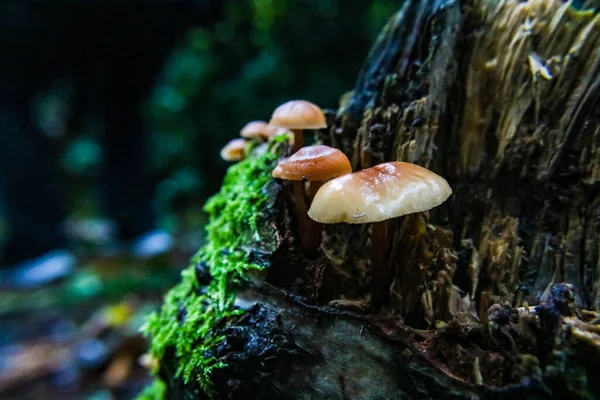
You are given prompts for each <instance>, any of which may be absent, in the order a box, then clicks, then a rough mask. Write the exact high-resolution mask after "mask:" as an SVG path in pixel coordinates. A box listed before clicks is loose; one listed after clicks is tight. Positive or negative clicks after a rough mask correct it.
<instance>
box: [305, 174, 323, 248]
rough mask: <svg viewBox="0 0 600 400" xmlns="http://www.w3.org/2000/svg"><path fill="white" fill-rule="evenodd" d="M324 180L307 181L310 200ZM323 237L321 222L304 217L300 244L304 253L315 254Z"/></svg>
mask: <svg viewBox="0 0 600 400" xmlns="http://www.w3.org/2000/svg"><path fill="white" fill-rule="evenodd" d="M323 183H324V181H309V182H308V194H309V197H310V200H311V201H312V199H313V198H314V197H315V194H316V193H317V191H318V190H319V188H320V187H321V186H323ZM322 239H323V224H321V223H319V222H317V221H314V220H313V219H312V218H307V219H306V235H305V236H304V242H303V245H302V249H303V250H304V253H305V254H306V255H309V256H315V255H316V254H317V252H318V250H319V246H320V245H321V240H322Z"/></svg>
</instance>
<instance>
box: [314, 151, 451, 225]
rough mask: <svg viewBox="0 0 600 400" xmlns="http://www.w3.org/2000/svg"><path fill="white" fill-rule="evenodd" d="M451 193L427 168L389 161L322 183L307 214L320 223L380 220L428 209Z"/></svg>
mask: <svg viewBox="0 0 600 400" xmlns="http://www.w3.org/2000/svg"><path fill="white" fill-rule="evenodd" d="M451 194H452V189H451V188H450V186H449V185H448V182H446V180H445V179H444V178H442V177H441V176H439V175H437V174H435V173H433V172H431V171H429V170H428V169H426V168H423V167H419V166H418V165H415V164H410V163H406V162H389V163H383V164H379V165H376V166H374V167H372V168H367V169H363V170H362V171H358V172H355V173H353V174H349V175H344V176H340V177H339V178H335V179H332V180H330V181H329V182H327V183H325V184H324V185H323V186H322V187H321V188H320V189H319V191H318V192H317V194H316V195H315V198H314V199H313V202H312V204H311V206H310V210H309V211H308V216H309V217H310V218H312V219H313V220H315V221H317V222H320V223H323V224H335V223H339V222H346V223H349V224H363V223H369V222H379V221H384V220H386V219H390V218H396V217H400V216H402V215H406V214H411V213H415V212H420V211H426V210H429V209H431V208H433V207H436V206H439V205H440V204H442V203H443V202H444V201H446V199H447V198H448V197H450V195H451Z"/></svg>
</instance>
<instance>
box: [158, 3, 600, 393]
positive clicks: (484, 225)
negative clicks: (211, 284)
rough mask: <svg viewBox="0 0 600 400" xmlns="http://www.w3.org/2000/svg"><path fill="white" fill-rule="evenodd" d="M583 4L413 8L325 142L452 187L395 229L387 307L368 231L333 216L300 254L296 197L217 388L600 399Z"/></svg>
mask: <svg viewBox="0 0 600 400" xmlns="http://www.w3.org/2000/svg"><path fill="white" fill-rule="evenodd" d="M596 5H597V4H595V3H594V2H584V4H579V6H582V7H583V8H585V7H590V6H596ZM574 6H575V4H573V2H566V3H563V2H561V1H559V0H530V1H525V2H522V1H517V0H499V1H494V0H471V1H462V2H461V1H458V0H445V1H442V0H406V1H404V2H403V5H402V8H401V10H400V11H399V12H398V13H397V14H396V15H395V16H393V17H392V18H391V19H390V21H389V23H388V24H387V26H386V27H385V28H384V30H383V32H382V33H381V35H380V37H379V38H378V39H377V41H376V43H375V44H374V46H373V48H372V50H371V52H370V54H369V56H368V58H367V60H366V62H365V64H364V67H363V69H362V70H361V72H360V74H359V78H358V80H357V84H356V87H355V88H354V91H353V92H352V93H351V94H350V95H349V96H345V98H344V101H343V104H341V105H340V108H339V109H338V110H337V111H336V112H335V113H333V112H332V113H330V114H329V122H330V127H329V129H327V130H324V131H321V132H320V133H319V138H320V140H321V141H322V142H323V143H325V144H328V145H331V146H335V147H337V148H340V149H341V150H343V151H344V152H345V153H346V154H347V155H348V156H349V158H350V160H351V162H352V165H353V169H355V170H358V169H361V168H366V167H370V166H372V165H374V164H377V163H380V162H383V161H389V160H401V161H408V162H413V163H417V164H419V165H422V166H425V167H427V168H429V169H432V170H433V171H435V172H437V173H439V174H440V175H442V176H444V177H445V178H447V179H448V181H449V183H450V184H451V186H452V188H453V190H454V193H453V195H452V197H451V199H450V200H449V201H448V202H446V203H445V204H444V205H442V206H441V207H439V208H437V209H434V210H431V211H430V212H429V213H420V214H414V215H409V216H406V217H404V218H399V219H396V220H393V221H390V222H388V226H387V231H388V234H387V236H388V238H389V241H390V242H389V243H388V248H389V249H390V258H389V263H390V268H391V270H393V271H394V274H393V277H392V278H391V280H390V282H389V294H390V296H389V302H388V304H385V307H384V308H383V309H381V310H373V309H372V308H371V304H370V293H369V281H370V275H369V273H370V254H369V249H370V226H369V225H355V226H350V225H330V226H326V227H325V229H324V234H323V243H322V246H321V254H320V256H319V257H317V258H306V257H304V256H303V255H302V254H301V252H300V251H299V250H298V245H297V240H296V239H295V238H294V237H293V235H294V231H295V225H294V224H295V223H294V221H293V218H291V217H290V216H292V215H294V214H293V209H292V207H293V205H292V202H291V201H287V202H282V203H281V204H286V205H285V206H282V209H281V210H280V213H279V214H278V215H277V218H276V220H275V221H274V224H275V225H276V226H278V235H280V236H281V237H283V238H285V239H284V240H281V241H280V248H279V250H278V251H277V252H276V253H275V254H274V255H273V258H272V265H271V267H270V268H269V272H268V275H267V278H266V283H265V284H264V285H263V286H262V287H258V288H253V289H250V291H249V292H247V293H245V294H244V295H243V296H241V297H240V301H241V300H242V298H243V297H244V298H245V300H246V301H244V302H241V303H240V304H245V305H246V306H245V307H246V308H247V309H248V310H247V313H246V315H245V316H243V317H240V318H239V319H238V320H236V321H231V322H230V323H229V324H228V325H227V327H224V328H222V329H223V330H224V333H226V334H227V338H228V339H227V340H226V343H225V344H224V345H223V346H222V347H220V348H219V349H215V355H216V356H217V357H219V358H222V359H223V360H224V361H225V362H226V363H227V364H228V365H229V366H228V367H226V368H225V369H223V370H220V371H219V372H218V373H217V374H216V375H215V377H214V378H215V383H216V390H217V392H218V393H220V395H221V396H223V397H226V396H229V397H231V398H237V397H242V395H243V396H244V397H245V398H248V397H251V398H314V399H316V398H319V399H329V398H331V399H333V398H343V399H379V398H386V399H387V398H389V399H417V398H419V399H421V398H494V399H496V398H498V399H500V398H508V397H509V396H515V395H516V396H521V395H523V396H525V395H529V396H532V397H533V398H567V397H569V398H598V397H600V383H599V382H596V381H597V379H594V376H600V375H598V373H599V372H600V371H599V370H598V368H599V367H598V365H600V363H599V362H598V361H600V328H599V325H598V323H599V321H598V316H597V314H595V313H594V311H585V310H596V311H597V310H598V308H600V259H599V246H600V240H599V235H598V231H599V224H600V208H599V206H600V193H599V191H598V188H599V187H600V186H599V184H600V147H599V145H600V128H599V124H598V122H599V119H600V15H598V14H596V13H595V12H593V11H580V10H577V9H576V8H575V7H574ZM295 243H296V244H295ZM248 301H249V302H250V303H248ZM248 304H250V305H248ZM528 304H529V305H539V306H538V307H537V308H536V309H535V310H534V309H529V308H528ZM519 307H521V308H519ZM163 372H164V371H163ZM163 377H165V378H166V379H167V380H168V381H169V382H171V386H170V388H171V391H172V393H174V394H177V395H181V396H185V395H190V396H191V398H193V397H194V396H195V395H199V392H198V388H195V387H194V385H193V384H187V385H185V384H183V383H182V382H181V381H179V380H177V379H170V378H169V374H164V373H163ZM171 378H172V377H171ZM248 393H251V394H248ZM192 394H195V395H194V396H192Z"/></svg>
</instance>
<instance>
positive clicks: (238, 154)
mask: <svg viewBox="0 0 600 400" xmlns="http://www.w3.org/2000/svg"><path fill="white" fill-rule="evenodd" d="M247 146H248V142H246V140H245V139H242V138H237V139H233V140H231V141H230V142H229V143H227V144H226V145H225V147H223V148H222V149H221V158H222V159H223V160H225V161H240V160H243V159H244V152H245V151H246V147H247Z"/></svg>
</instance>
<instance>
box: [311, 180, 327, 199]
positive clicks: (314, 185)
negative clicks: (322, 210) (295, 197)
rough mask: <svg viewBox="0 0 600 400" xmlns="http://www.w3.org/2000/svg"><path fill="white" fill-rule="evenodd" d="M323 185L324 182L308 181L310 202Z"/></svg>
mask: <svg viewBox="0 0 600 400" xmlns="http://www.w3.org/2000/svg"><path fill="white" fill-rule="evenodd" d="M323 183H325V181H309V182H308V194H309V197H310V201H311V202H312V199H314V198H315V195H316V194H317V192H318V191H319V189H320V188H321V186H323Z"/></svg>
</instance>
